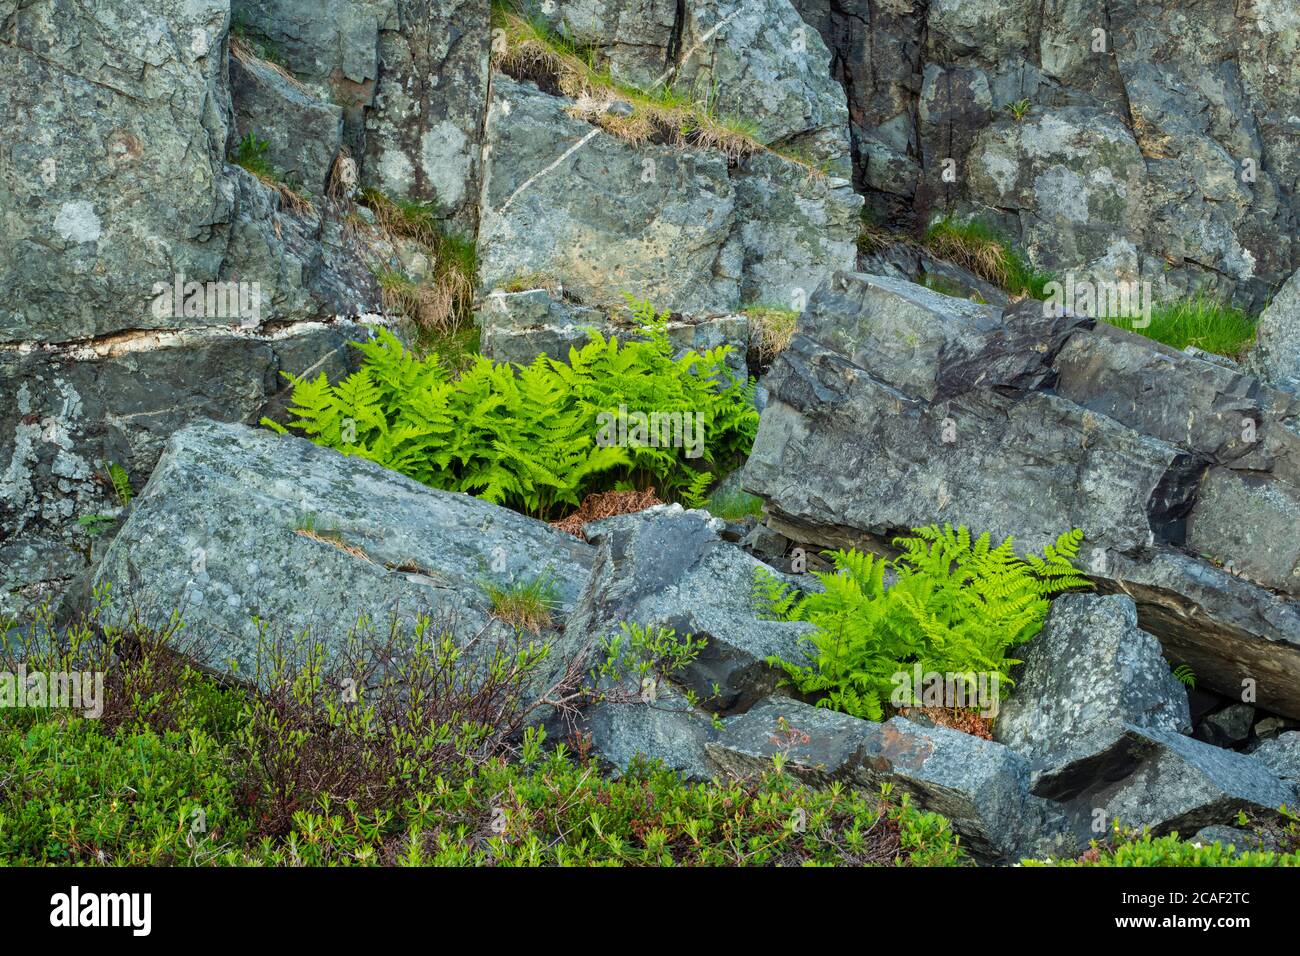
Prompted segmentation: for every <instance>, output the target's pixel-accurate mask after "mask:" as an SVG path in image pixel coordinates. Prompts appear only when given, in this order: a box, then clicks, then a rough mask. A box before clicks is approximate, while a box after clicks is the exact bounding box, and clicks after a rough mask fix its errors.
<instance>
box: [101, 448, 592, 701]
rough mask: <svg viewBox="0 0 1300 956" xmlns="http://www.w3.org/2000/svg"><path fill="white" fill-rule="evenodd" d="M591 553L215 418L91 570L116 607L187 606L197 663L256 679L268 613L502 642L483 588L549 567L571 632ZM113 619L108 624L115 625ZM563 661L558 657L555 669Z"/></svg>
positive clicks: (365, 467) (170, 451)
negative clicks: (424, 620) (439, 630)
mask: <svg viewBox="0 0 1300 956" xmlns="http://www.w3.org/2000/svg"><path fill="white" fill-rule="evenodd" d="M593 557H594V551H593V549H592V548H591V547H590V546H589V545H587V544H584V543H583V542H581V541H578V540H577V539H575V538H573V537H572V536H570V535H566V534H564V533H562V532H560V531H556V530H554V529H552V528H550V527H548V526H547V525H545V524H543V523H542V522H539V521H534V520H532V519H530V518H525V517H523V516H521V515H519V514H516V513H515V512H512V511H508V510H506V509H504V508H498V507H496V506H495V505H490V504H488V503H487V502H484V501H480V500H479V499H477V498H472V497H470V496H468V495H463V494H452V493H448V492H442V491H435V490H433V489H430V488H426V487H425V486H423V485H420V484H417V483H416V482H414V481H411V480H410V479H408V478H405V477H404V476H402V475H399V474H398V473H397V472H394V471H390V470H388V469H386V468H383V467H381V466H379V465H376V464H375V463H373V462H370V461H366V460H363V459H360V458H351V457H347V456H344V455H341V454H339V453H338V452H335V451H333V450H330V449H327V448H321V447H319V446H317V445H313V444H312V443H310V442H308V441H306V440H304V439H301V438H296V437H292V436H278V435H276V434H275V433H273V432H270V431H268V430H265V429H252V428H247V427H244V426H241V425H227V424H220V423H217V422H196V423H194V424H191V425H189V426H187V427H186V428H183V429H181V430H180V431H177V432H176V433H175V434H173V435H172V436H171V438H170V440H169V441H168V443H167V447H166V450H165V452H164V453H163V456H162V458H161V459H160V461H159V463H158V467H157V468H156V469H155V470H154V473H153V475H152V477H150V479H149V483H148V485H146V487H145V488H144V490H143V492H142V493H141V495H140V497H139V499H138V500H137V501H136V503H135V507H134V508H133V509H132V511H131V515H130V517H129V518H128V519H127V521H126V524H125V525H124V526H123V527H122V530H121V531H120V532H119V533H118V535H117V537H116V538H115V539H114V540H113V543H112V545H111V546H110V548H109V550H108V552H107V554H105V556H104V558H103V560H102V562H101V563H100V565H99V567H98V569H97V570H96V572H95V578H94V581H95V583H96V584H99V583H105V582H107V583H111V585H112V587H113V593H114V596H115V601H114V609H113V614H114V615H119V616H124V615H126V614H128V613H131V612H132V611H133V610H138V611H139V612H140V613H141V614H142V615H143V616H144V618H145V620H146V621H149V622H153V623H158V622H160V621H165V620H166V619H167V617H168V616H169V615H170V614H171V613H172V612H173V611H179V612H180V614H181V615H182V617H183V618H184V619H185V622H186V627H187V628H188V629H190V631H191V632H195V633H198V634H201V635H204V636H205V638H206V641H207V642H206V644H205V645H204V646H203V648H202V649H201V652H202V654H203V660H202V661H201V663H203V664H204V665H206V666H208V667H211V668H213V669H214V670H217V671H227V670H228V669H229V667H230V662H231V661H233V662H235V664H236V665H237V666H238V673H239V674H242V675H247V674H250V673H251V672H252V667H253V665H254V663H255V661H256V655H257V651H258V642H259V627H258V623H257V621H258V620H261V621H264V622H266V625H267V626H268V628H269V629H270V630H271V633H272V635H273V636H274V635H281V634H283V635H290V636H291V635H294V634H298V633H300V632H302V631H304V630H306V631H310V633H311V634H312V635H313V637H314V638H315V639H317V640H319V641H321V642H322V644H323V645H324V646H325V649H326V650H327V652H329V653H338V651H339V650H340V649H341V647H342V642H343V641H344V640H345V639H346V638H347V635H348V634H349V632H350V631H352V630H353V629H354V628H356V627H357V622H358V619H360V618H362V617H363V616H364V617H365V618H366V619H368V620H369V622H370V623H371V625H372V626H374V627H375V628H376V629H378V630H379V631H380V633H381V634H386V633H387V629H388V627H389V625H390V623H393V622H395V623H397V624H398V625H399V626H402V627H409V626H411V625H412V623H413V622H414V621H415V620H416V619H417V617H419V616H420V615H427V616H429V617H430V618H432V619H433V621H434V623H435V626H438V627H446V628H449V629H450V630H451V631H452V632H453V633H455V634H456V635H457V636H458V637H459V638H460V639H461V640H463V641H468V640H469V639H471V638H473V637H475V636H477V635H480V634H483V635H486V637H485V638H483V641H485V642H490V641H492V640H495V639H504V638H505V637H506V636H508V634H509V633H510V629H509V628H508V627H507V626H506V625H505V624H503V623H502V622H501V621H499V620H496V619H495V618H494V617H493V616H492V613H491V601H490V599H489V597H488V595H487V593H486V591H485V588H486V586H487V585H488V584H489V583H496V584H498V585H505V584H508V583H510V582H517V581H521V580H524V579H528V578H532V577H535V576H537V575H541V574H546V575H548V576H549V578H550V579H551V581H552V583H553V585H554V587H555V601H556V604H555V608H554V614H555V619H556V620H555V623H556V626H557V627H562V626H563V624H564V621H565V619H566V617H567V615H568V613H569V612H570V611H571V610H572V608H573V606H574V603H575V601H576V600H577V598H578V595H579V593H580V592H581V590H582V588H583V585H584V584H585V583H586V580H587V576H588V573H589V571H590V568H591V564H592V560H593ZM109 623H112V621H111V620H110V622H109ZM566 664H567V661H566V660H564V659H562V658H560V657H559V656H557V657H555V658H554V659H553V660H552V661H551V662H550V670H548V671H547V672H546V675H545V678H546V679H547V680H549V679H550V678H551V677H553V676H554V675H555V674H557V673H558V672H559V671H560V670H562V669H563V667H564V666H565V665H566Z"/></svg>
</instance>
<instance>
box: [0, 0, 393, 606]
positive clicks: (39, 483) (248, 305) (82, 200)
mask: <svg viewBox="0 0 1300 956" xmlns="http://www.w3.org/2000/svg"><path fill="white" fill-rule="evenodd" d="M228 17H229V11H228V5H227V3H226V2H225V0H216V2H211V3H205V2H198V3H190V4H178V3H174V2H170V0H155V2H151V3H147V4H139V3H126V2H118V0H106V2H102V3H96V4H90V5H82V6H75V5H74V6H69V5H67V4H61V3H54V2H47V0H41V2H36V3H30V4H25V5H24V6H23V8H22V9H21V11H15V10H10V11H9V18H10V21H11V26H12V37H11V41H12V42H7V43H5V44H3V45H2V48H0V68H3V70H4V73H5V75H6V76H8V77H10V78H12V79H13V82H11V83H6V84H5V85H4V87H3V89H0V129H3V130H5V131H7V132H9V133H10V134H11V135H10V136H9V137H8V138H11V139H13V140H14V141H15V142H21V145H20V146H18V147H16V148H15V149H14V150H12V151H10V152H9V153H7V154H6V155H7V158H8V162H7V164H6V165H5V166H4V168H3V169H2V170H0V178H2V181H3V184H4V185H3V187H0V190H2V192H3V197H4V198H3V201H0V225H3V229H0V232H2V233H3V237H0V285H3V287H4V289H5V293H6V298H5V301H4V304H3V305H0V429H2V430H0V490H2V492H3V493H2V494H0V554H3V555H4V559H5V560H4V561H3V562H0V564H2V565H3V571H2V572H0V608H3V609H4V610H5V611H7V612H14V611H20V610H21V609H22V608H23V607H25V606H26V605H27V604H28V603H29V601H30V600H43V599H45V598H47V597H57V595H58V592H59V590H60V588H61V587H62V586H63V585H64V584H66V583H67V581H68V579H69V578H70V577H71V576H72V575H73V574H74V573H75V572H76V571H78V570H84V566H85V559H84V558H83V557H82V556H81V555H80V554H79V553H78V552H84V551H85V550H86V544H87V542H86V539H85V537H84V535H82V533H81V532H80V531H79V530H78V529H77V527H76V520H77V519H78V518H80V517H86V516H88V515H95V514H105V513H112V512H113V509H114V504H115V503H114V496H113V494H112V492H111V489H110V488H109V487H108V486H107V485H106V482H105V469H106V467H107V464H108V462H110V461H111V462H114V463H116V464H118V465H120V466H122V467H123V468H125V469H126V470H127V472H128V474H129V475H130V477H131V480H132V481H133V482H134V483H135V485H136V487H137V488H138V487H139V486H140V485H142V484H143V482H144V480H145V478H146V477H147V476H148V473H149V470H150V469H151V468H152V467H153V464H154V461H155V460H156V458H157V454H158V451H159V449H160V447H161V444H162V442H163V441H164V440H165V438H166V437H167V435H168V434H169V433H170V431H171V430H173V429H175V428H177V427H179V426H180V425H182V424H184V423H185V422H186V421H188V420H189V419H190V418H191V417H193V416H195V415H205V414H207V415H213V416H217V417H221V418H228V419H236V420H245V421H249V420H251V421H256V419H257V417H258V416H259V415H260V414H262V413H264V411H266V409H267V408H268V407H270V406H272V405H274V403H275V402H277V401H278V400H279V397H280V395H279V393H280V392H281V391H282V390H283V388H284V387H285V382H284V379H283V377H282V376H281V374H280V373H281V372H293V373H305V372H307V371H328V372H330V373H331V374H333V373H336V372H337V373H341V372H344V371H346V370H347V369H348V368H349V366H350V363H351V361H352V358H351V356H350V355H349V354H348V353H349V352H350V351H351V350H350V349H349V348H348V346H347V345H346V343H347V342H348V341H350V340H352V339H356V338H358V337H363V336H365V335H368V334H369V332H368V330H367V329H366V328H365V327H364V324H362V323H360V322H357V321H354V320H353V317H356V316H362V315H366V314H368V313H371V312H373V311H374V310H375V309H376V308H377V307H378V299H379V296H378V290H377V288H376V287H375V283H374V279H373V277H372V276H371V274H370V269H369V267H368V265H367V264H366V261H365V259H364V257H363V253H364V250H362V249H361V248H359V247H358V246H357V244H356V242H355V241H354V240H353V239H352V238H350V237H349V235H348V234H347V233H346V231H345V230H344V229H343V228H342V225H341V223H340V222H339V221H338V220H337V218H332V217H330V216H329V215H326V214H324V212H323V210H321V209H318V210H316V211H315V212H312V213H309V214H299V213H296V212H294V211H293V210H291V209H290V208H288V207H287V206H286V205H285V203H284V202H283V201H282V199H281V197H280V196H279V195H278V194H277V192H276V191H274V190H272V189H270V188H268V187H267V186H265V185H263V184H262V183H260V182H259V181H257V180H256V179H255V178H254V177H253V176H251V175H250V174H249V173H247V172H245V171H244V170H242V169H239V168H238V167H236V166H233V165H230V164H228V163H227V162H226V157H227V153H228V151H229V150H230V149H232V148H233V146H234V145H235V144H234V140H235V138H236V135H237V130H238V122H239V121H238V120H237V117H242V118H243V119H244V120H249V118H250V117H265V119H266V120H267V124H269V123H270V121H271V119H272V117H273V114H274V119H275V121H276V122H279V123H281V125H280V126H279V127H276V128H277V129H278V130H279V132H280V133H281V134H283V135H279V136H278V146H277V157H276V159H277V162H290V163H291V164H292V165H294V166H296V167H300V168H301V171H302V174H303V177H304V180H306V179H311V180H312V181H313V183H314V184H315V185H316V186H317V187H318V188H323V186H324V179H323V175H324V172H326V171H327V163H328V162H332V160H333V153H332V152H331V150H332V149H335V148H336V144H335V142H334V138H335V137H336V135H337V134H336V124H337V110H336V109H335V108H331V107H329V106H328V105H327V104H323V103H320V102H319V101H316V100H312V98H311V97H310V96H309V95H308V94H306V93H304V92H302V91H300V90H297V89H294V88H292V87H291V85H290V84H289V82H288V81H287V80H285V79H284V78H283V77H281V76H279V75H278V74H276V73H274V71H270V72H268V70H267V68H265V67H264V66H263V65H261V64H252V65H251V66H249V68H248V70H247V71H245V72H242V73H241V72H240V71H241V69H243V67H240V66H236V67H235V73H236V77H237V82H238V83H239V84H241V85H240V89H241V90H242V91H243V92H244V93H246V94H247V95H246V96H245V97H242V98H241V106H242V108H243V109H242V111H241V112H239V113H237V112H236V111H234V110H233V109H232V104H231V93H230V89H229V86H228V82H227V77H228V69H227V60H228V56H229V55H228V43H227V32H226V31H227V26H228ZM254 74H256V76H254ZM291 98H292V103H290V99H291ZM299 119H301V120H303V122H304V124H306V125H304V127H303V129H301V130H297V129H296V128H295V131H294V132H293V133H292V134H291V133H290V132H289V130H288V126H287V125H285V124H289V123H293V124H297V122H298V120H299ZM308 119H310V123H308ZM257 124H258V125H259V126H262V125H267V124H264V123H263V121H262V120H260V119H259V120H257ZM316 124H319V125H316ZM331 124H334V126H331ZM19 130H22V131H23V132H21V133H20V132H18V131H19ZM313 130H315V131H316V133H317V134H318V135H313V132H312V131H313ZM331 130H334V131H333V132H331ZM262 135H263V138H265V134H262ZM295 150H296V151H297V153H298V155H299V159H298V160H292V161H290V160H287V159H286V157H288V156H290V155H291V154H293V153H294V151H295ZM317 178H319V179H320V181H319V183H315V180H316V179H317ZM87 184H97V185H96V187H95V188H94V189H93V190H88V188H87ZM178 290H179V291H178Z"/></svg>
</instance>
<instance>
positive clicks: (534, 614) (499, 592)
mask: <svg viewBox="0 0 1300 956" xmlns="http://www.w3.org/2000/svg"><path fill="white" fill-rule="evenodd" d="M484 590H485V591H486V592H487V596H488V599H489V600H490V601H491V602H492V616H493V617H495V618H497V619H498V620H501V621H504V622H505V623H507V624H509V625H510V626H511V627H513V628H514V629H515V630H516V631H528V632H530V633H532V634H540V633H541V632H542V631H544V630H547V629H549V628H550V627H551V623H552V616H553V614H554V611H555V608H556V605H557V604H558V594H557V592H556V590H555V584H554V582H552V580H551V577H550V575H548V574H540V575H538V576H537V577H535V578H524V579H521V580H518V581H514V582H512V583H510V584H507V585H505V586H504V587H503V586H501V585H497V584H488V585H487V586H486V587H485V588H484Z"/></svg>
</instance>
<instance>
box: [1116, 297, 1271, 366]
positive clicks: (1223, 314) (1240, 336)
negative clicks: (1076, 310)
mask: <svg viewBox="0 0 1300 956" xmlns="http://www.w3.org/2000/svg"><path fill="white" fill-rule="evenodd" d="M1108 321H1110V322H1111V324H1113V325H1115V326H1118V327H1119V328H1124V329H1129V330H1130V331H1132V332H1136V333H1138V334H1139V335H1143V336H1146V337H1147V338H1149V339H1154V340H1155V341H1157V342H1163V343H1164V344H1165V345H1170V346H1172V347H1174V348H1176V349H1179V350H1182V349H1185V348H1187V347H1188V346H1189V345H1191V346H1195V347H1196V348H1198V349H1203V350H1204V351H1206V352H1213V353H1214V354H1216V355H1224V356H1227V357H1228V358H1232V359H1240V358H1241V357H1242V356H1243V355H1244V354H1245V353H1246V351H1247V350H1248V349H1249V348H1250V347H1251V346H1252V345H1253V344H1254V342H1255V320H1254V319H1252V318H1250V317H1249V316H1248V315H1246V313H1245V312H1243V311H1242V310H1240V309H1235V308H1233V307H1231V306H1227V305H1224V304H1223V303H1221V302H1218V301H1216V300H1215V299H1213V298H1211V297H1209V296H1206V295H1197V296H1193V297H1191V298H1187V299H1181V300H1179V301H1177V302H1170V303H1164V304H1161V305H1156V306H1154V307H1153V308H1152V310H1151V324H1150V325H1149V326H1147V327H1146V328H1136V327H1135V326H1134V325H1133V320H1132V319H1113V320H1108Z"/></svg>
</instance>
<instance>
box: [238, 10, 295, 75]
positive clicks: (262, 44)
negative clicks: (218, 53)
mask: <svg viewBox="0 0 1300 956" xmlns="http://www.w3.org/2000/svg"><path fill="white" fill-rule="evenodd" d="M254 33H255V29H254V28H253V27H251V26H249V25H248V24H247V23H245V22H244V21H243V20H241V19H239V18H238V17H232V18H231V20H230V52H231V53H233V54H234V55H235V56H237V57H239V58H240V59H241V60H246V59H248V58H249V57H250V56H251V57H256V58H257V59H259V60H261V61H262V62H263V63H269V64H270V65H271V66H273V67H275V68H276V69H277V71H278V72H279V73H281V74H282V75H283V76H285V77H286V78H287V79H289V80H292V81H293V82H294V83H295V84H296V85H298V86H301V85H302V84H301V83H299V81H298V79H297V78H296V77H295V76H294V75H293V74H292V73H290V72H289V70H288V67H287V66H286V60H285V55H284V52H283V51H282V50H281V49H280V46H279V44H277V43H275V42H273V41H271V40H268V39H266V38H265V37H260V36H255V35H254Z"/></svg>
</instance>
